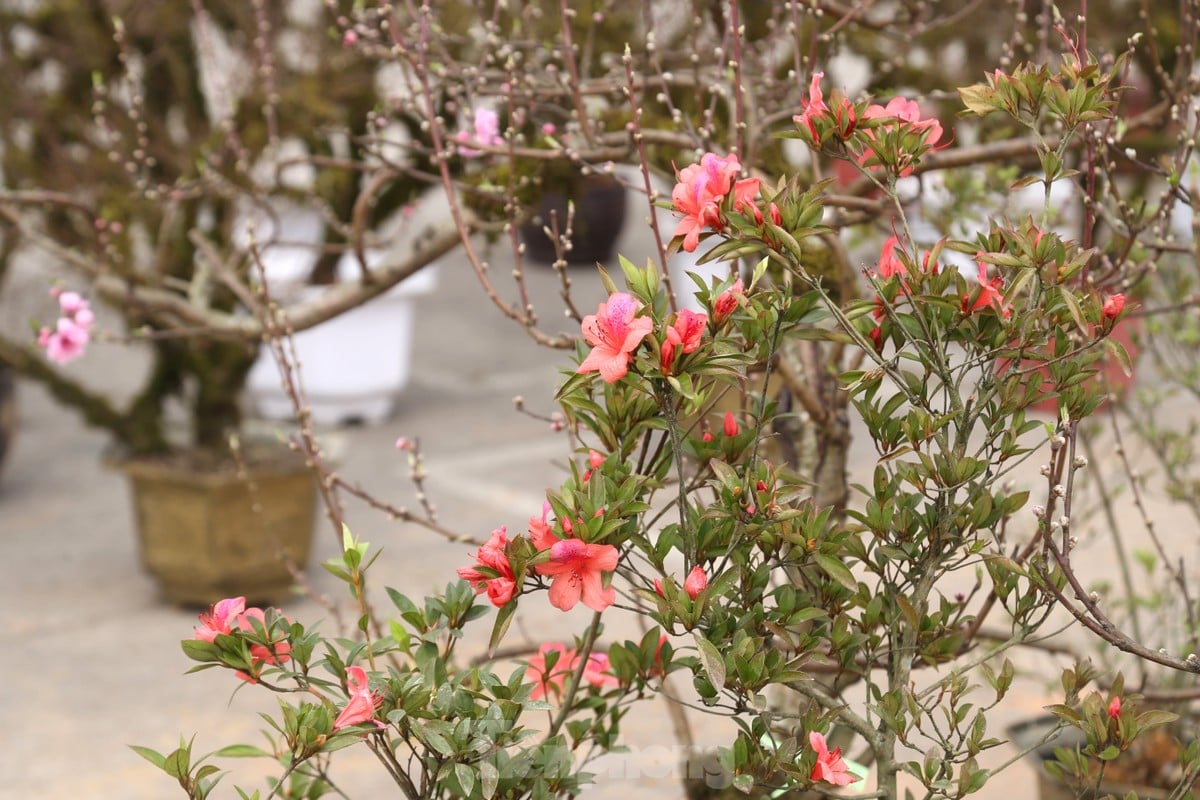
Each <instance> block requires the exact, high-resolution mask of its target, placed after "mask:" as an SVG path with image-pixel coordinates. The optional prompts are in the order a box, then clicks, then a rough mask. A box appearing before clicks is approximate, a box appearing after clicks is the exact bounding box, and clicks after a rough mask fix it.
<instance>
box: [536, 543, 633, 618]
mask: <svg viewBox="0 0 1200 800" xmlns="http://www.w3.org/2000/svg"><path fill="white" fill-rule="evenodd" d="M617 555H618V554H617V548H615V547H613V546H612V545H611V544H585V543H584V542H582V541H580V540H579V539H561V540H559V541H557V542H555V543H554V545H553V546H552V547H551V548H550V560H549V561H547V562H545V563H544V564H538V565H537V567H536V569H537V571H538V573H539V574H541V575H549V576H550V577H551V581H550V605H552V606H554V607H555V608H557V609H559V610H560V611H570V610H571V609H572V608H574V607H575V604H576V603H578V602H579V601H580V600H582V601H583V604H584V605H585V606H587V607H588V608H590V609H592V610H593V611H603V610H604V609H606V608H608V607H609V606H611V605H612V604H613V603H614V602H615V601H616V595H617V593H616V590H615V589H613V588H612V587H611V586H609V587H608V588H605V587H604V583H603V578H604V573H605V572H612V571H613V570H614V569H616V568H617Z"/></svg>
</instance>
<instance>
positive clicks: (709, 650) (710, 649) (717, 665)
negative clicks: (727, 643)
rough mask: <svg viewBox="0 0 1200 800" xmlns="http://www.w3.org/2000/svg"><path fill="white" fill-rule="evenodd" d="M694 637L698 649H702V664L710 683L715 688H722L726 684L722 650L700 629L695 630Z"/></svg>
mask: <svg viewBox="0 0 1200 800" xmlns="http://www.w3.org/2000/svg"><path fill="white" fill-rule="evenodd" d="M692 638H694V639H695V641H696V649H697V650H699V651H700V665H701V666H702V667H703V668H704V672H705V674H706V675H707V676H708V681H709V683H711V684H712V685H713V688H715V689H720V688H721V687H722V686H724V685H725V659H723V658H721V651H719V650H717V648H716V646H715V645H714V644H713V643H712V642H710V641H709V640H708V639H705V638H704V635H703V634H702V633H700V632H699V631H693V632H692Z"/></svg>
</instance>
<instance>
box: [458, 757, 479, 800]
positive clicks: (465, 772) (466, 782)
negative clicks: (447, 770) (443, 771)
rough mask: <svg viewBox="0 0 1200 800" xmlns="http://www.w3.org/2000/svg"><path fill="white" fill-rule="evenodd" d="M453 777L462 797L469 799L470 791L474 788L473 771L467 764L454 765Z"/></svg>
mask: <svg viewBox="0 0 1200 800" xmlns="http://www.w3.org/2000/svg"><path fill="white" fill-rule="evenodd" d="M454 777H455V779H457V780H458V785H459V786H460V787H461V788H462V796H463V797H470V795H471V790H473V789H474V788H475V770H473V769H471V767H470V766H468V765H467V764H455V765H454Z"/></svg>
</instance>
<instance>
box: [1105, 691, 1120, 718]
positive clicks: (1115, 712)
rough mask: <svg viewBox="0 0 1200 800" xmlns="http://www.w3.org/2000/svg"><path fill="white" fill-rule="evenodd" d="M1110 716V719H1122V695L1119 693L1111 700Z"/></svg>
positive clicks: (1109, 706)
mask: <svg viewBox="0 0 1200 800" xmlns="http://www.w3.org/2000/svg"><path fill="white" fill-rule="evenodd" d="M1108 718H1109V719H1120V718H1121V696H1120V695H1117V696H1116V697H1114V698H1113V699H1112V700H1111V701H1109V704H1108Z"/></svg>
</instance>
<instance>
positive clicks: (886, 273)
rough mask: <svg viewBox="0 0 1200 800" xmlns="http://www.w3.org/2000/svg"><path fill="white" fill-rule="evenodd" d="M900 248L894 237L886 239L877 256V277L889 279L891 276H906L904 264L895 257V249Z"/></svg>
mask: <svg viewBox="0 0 1200 800" xmlns="http://www.w3.org/2000/svg"><path fill="white" fill-rule="evenodd" d="M899 246H900V240H899V239H897V238H896V237H895V236H891V237H888V240H887V241H886V242H884V243H883V250H882V251H881V252H880V254H879V275H880V277H882V278H890V277H892V276H893V275H900V276H902V277H903V276H904V275H906V274H908V270H907V269H905V267H904V262H903V261H901V260H900V257H899V256H897V255H896V249H897V248H898V247H899Z"/></svg>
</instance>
